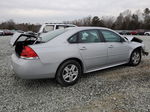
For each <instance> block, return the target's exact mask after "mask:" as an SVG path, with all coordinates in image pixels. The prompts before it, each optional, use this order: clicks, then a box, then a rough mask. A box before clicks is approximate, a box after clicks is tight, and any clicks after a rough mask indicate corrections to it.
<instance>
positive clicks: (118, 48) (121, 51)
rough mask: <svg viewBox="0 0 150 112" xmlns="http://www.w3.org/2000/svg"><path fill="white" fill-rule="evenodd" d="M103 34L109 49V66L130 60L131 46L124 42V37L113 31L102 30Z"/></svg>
mask: <svg viewBox="0 0 150 112" xmlns="http://www.w3.org/2000/svg"><path fill="white" fill-rule="evenodd" d="M101 32H102V35H103V37H104V39H105V41H106V46H107V49H108V60H107V64H108V65H113V64H119V63H123V62H126V61H127V60H128V58H129V57H128V56H129V46H128V44H127V42H126V41H123V40H122V39H123V38H122V37H120V36H119V35H118V34H116V33H114V32H112V31H109V30H101Z"/></svg>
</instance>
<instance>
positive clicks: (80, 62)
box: [55, 58, 84, 76]
mask: <svg viewBox="0 0 150 112" xmlns="http://www.w3.org/2000/svg"><path fill="white" fill-rule="evenodd" d="M68 60H74V61H77V62H78V63H79V64H80V66H81V70H82V72H83V71H84V66H83V63H82V61H81V60H80V59H78V58H69V59H66V60H64V61H63V62H61V64H60V65H59V66H58V68H57V71H58V69H59V68H60V66H61V65H62V64H63V63H64V62H66V61H68ZM57 71H56V74H57ZM55 76H56V75H55Z"/></svg>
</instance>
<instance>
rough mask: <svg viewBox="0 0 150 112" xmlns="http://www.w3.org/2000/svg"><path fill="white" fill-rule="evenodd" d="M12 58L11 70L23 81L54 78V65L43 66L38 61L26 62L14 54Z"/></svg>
mask: <svg viewBox="0 0 150 112" xmlns="http://www.w3.org/2000/svg"><path fill="white" fill-rule="evenodd" d="M11 58H12V69H13V70H14V72H15V74H16V75H17V76H18V77H20V78H23V79H41V78H54V77H55V72H56V70H57V67H56V64H43V63H41V62H40V60H39V59H35V60H26V59H21V58H18V57H17V56H16V55H15V54H13V55H12V56H11Z"/></svg>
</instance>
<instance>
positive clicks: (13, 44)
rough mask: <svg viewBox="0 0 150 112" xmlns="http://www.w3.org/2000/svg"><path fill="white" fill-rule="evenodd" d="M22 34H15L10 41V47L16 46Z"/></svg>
mask: <svg viewBox="0 0 150 112" xmlns="http://www.w3.org/2000/svg"><path fill="white" fill-rule="evenodd" d="M21 35H22V33H15V34H14V35H13V36H12V37H11V39H10V45H11V46H15V43H16V41H17V40H18V39H19V38H20V37H21Z"/></svg>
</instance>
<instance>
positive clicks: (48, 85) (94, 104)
mask: <svg viewBox="0 0 150 112" xmlns="http://www.w3.org/2000/svg"><path fill="white" fill-rule="evenodd" d="M141 38H142V39H143V40H144V42H145V44H146V46H147V50H148V51H149V52H150V37H141ZM9 39H10V37H0V111H1V112H47V111H49V112H92V111H94V112H150V56H148V57H143V60H142V62H141V64H140V65H139V66H137V67H130V66H125V65H124V66H119V67H114V68H110V69H106V70H102V71H98V72H93V73H89V74H85V75H83V76H82V78H81V79H80V80H79V82H78V83H77V84H76V85H74V86H71V87H61V86H60V85H59V84H57V83H56V82H55V80H53V79H44V80H22V79H20V78H18V77H16V76H15V75H14V73H13V72H12V70H11V69H10V55H11V53H12V49H11V48H10V46H9Z"/></svg>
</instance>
